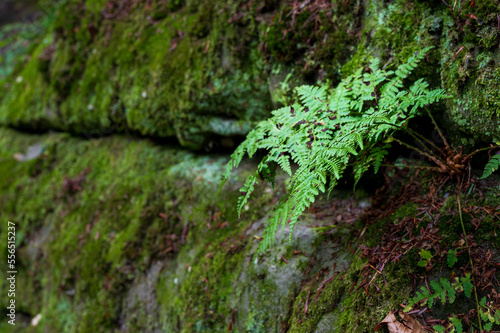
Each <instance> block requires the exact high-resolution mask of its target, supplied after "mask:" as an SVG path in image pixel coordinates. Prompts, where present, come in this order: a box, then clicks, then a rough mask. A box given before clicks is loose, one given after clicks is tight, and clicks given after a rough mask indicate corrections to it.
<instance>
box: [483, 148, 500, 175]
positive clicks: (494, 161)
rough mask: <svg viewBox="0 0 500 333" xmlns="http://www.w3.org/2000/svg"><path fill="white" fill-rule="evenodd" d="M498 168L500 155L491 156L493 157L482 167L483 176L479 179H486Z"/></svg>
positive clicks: (499, 166)
mask: <svg viewBox="0 0 500 333" xmlns="http://www.w3.org/2000/svg"><path fill="white" fill-rule="evenodd" d="M498 168H500V154H497V155H493V157H492V158H491V159H490V160H489V161H488V163H486V166H485V167H484V171H483V175H482V176H481V178H479V179H485V178H488V177H489V176H490V175H491V174H492V173H493V172H495V171H497V170H498Z"/></svg>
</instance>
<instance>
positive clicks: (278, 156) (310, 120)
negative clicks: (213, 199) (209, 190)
mask: <svg viewBox="0 0 500 333" xmlns="http://www.w3.org/2000/svg"><path fill="white" fill-rule="evenodd" d="M429 49H430V48H426V49H423V50H421V51H420V52H418V53H415V54H414V55H413V56H411V57H410V58H409V59H408V60H407V62H406V63H404V64H402V65H401V66H399V67H398V68H397V69H396V71H392V70H388V71H386V70H385V69H383V68H380V66H379V65H380V61H379V59H373V60H372V61H371V63H370V65H369V66H368V68H367V69H366V71H364V69H363V68H361V69H359V70H358V71H357V72H356V73H355V74H354V75H351V76H349V77H347V78H346V79H345V80H343V81H342V82H341V83H340V84H339V85H338V86H337V87H336V88H333V89H329V88H327V87H326V86H321V87H313V86H301V87H299V88H297V89H296V92H297V94H298V96H299V98H300V102H299V103H295V104H293V105H292V106H287V107H284V108H281V109H278V110H276V111H273V112H272V115H273V116H272V117H271V118H270V119H268V120H265V121H261V122H260V123H259V124H258V125H257V127H256V128H255V129H254V130H253V131H251V132H250V133H249V134H248V136H247V138H246V140H245V141H244V142H243V143H242V144H241V145H240V146H239V147H238V148H237V149H236V151H235V152H234V153H233V154H232V156H231V160H230V161H229V163H228V165H227V168H226V173H225V175H224V177H223V182H222V184H221V187H222V186H223V184H224V182H225V180H226V179H227V178H228V176H229V173H230V171H231V169H232V168H235V167H237V166H238V165H239V164H240V162H241V160H242V159H243V156H244V155H245V154H247V155H248V156H249V157H252V156H253V155H254V154H255V153H256V152H257V150H259V149H264V150H267V151H268V154H267V155H266V156H265V157H264V158H263V159H262V160H261V162H260V164H259V165H258V167H257V170H256V172H255V174H253V175H251V176H250V177H248V179H247V180H246V182H245V184H244V186H243V187H242V188H241V190H240V191H241V194H242V195H241V197H240V198H239V200H238V214H240V213H241V210H242V209H243V207H245V205H246V204H247V202H248V200H249V198H250V195H251V194H252V192H253V190H254V189H255V186H256V185H257V184H258V183H259V182H264V181H267V182H269V183H271V184H273V186H274V182H275V176H276V168H277V166H280V168H281V169H283V170H284V171H285V172H286V173H288V174H289V175H290V177H291V181H290V183H289V186H288V194H287V195H286V196H285V197H284V198H282V199H281V200H280V201H279V203H278V205H277V207H276V209H275V210H274V212H273V213H272V214H271V216H270V218H269V219H268V220H267V226H266V229H265V231H264V235H263V241H262V242H261V243H260V245H259V249H258V252H263V251H265V250H266V249H267V248H268V247H269V246H271V245H272V244H273V243H274V238H275V235H276V232H277V230H278V228H279V227H280V226H281V230H282V232H283V229H284V227H285V225H287V224H288V225H289V227H290V240H291V236H292V232H293V228H294V226H295V224H296V223H297V220H298V218H299V216H300V215H301V214H302V212H303V211H304V210H305V209H306V208H308V207H309V206H310V204H311V203H313V202H314V200H315V198H316V197H317V196H318V194H319V193H320V192H325V190H326V188H327V187H328V188H329V190H332V189H333V188H334V187H335V186H336V184H337V182H338V180H339V179H340V178H341V176H342V174H343V172H344V171H345V169H346V167H347V166H348V165H349V163H350V162H352V161H353V160H354V163H353V166H354V170H355V181H356V182H357V181H359V179H360V178H361V176H362V175H363V173H364V172H366V171H367V170H368V169H369V167H370V166H373V167H374V169H375V171H378V169H379V167H380V165H381V163H382V160H383V158H384V156H385V155H386V154H387V148H388V147H389V143H390V141H392V139H391V137H392V134H393V133H394V132H395V131H397V130H400V129H405V128H407V125H408V121H409V120H410V119H411V118H413V117H414V116H416V115H417V114H418V112H419V110H420V108H421V107H422V106H425V105H428V104H431V103H434V102H436V101H439V100H440V99H443V98H447V97H449V96H447V95H446V93H445V91H444V90H442V89H436V90H429V89H428V84H427V83H426V82H425V81H424V80H423V79H420V80H417V81H416V82H414V83H413V84H412V85H411V86H410V87H409V88H408V89H406V88H405V86H404V84H403V82H404V80H405V78H406V77H407V76H408V75H409V74H410V73H411V72H412V71H413V70H414V69H415V68H416V67H417V65H418V63H419V62H420V61H421V60H422V59H423V58H424V57H425V53H426V52H427V51H428V50H429ZM381 142H382V145H380V143H381ZM384 142H385V143H384ZM356 156H358V159H355V157H356ZM292 162H293V163H295V164H296V165H297V166H298V168H297V170H296V171H295V172H294V171H293V170H292V167H291V163H292Z"/></svg>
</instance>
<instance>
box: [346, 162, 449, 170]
mask: <svg viewBox="0 0 500 333" xmlns="http://www.w3.org/2000/svg"><path fill="white" fill-rule="evenodd" d="M350 165H354V163H351V164H350ZM380 166H383V167H386V168H401V167H404V168H410V169H433V170H440V169H439V168H438V167H434V166H425V165H422V166H414V165H393V164H380Z"/></svg>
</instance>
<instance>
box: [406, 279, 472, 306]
mask: <svg viewBox="0 0 500 333" xmlns="http://www.w3.org/2000/svg"><path fill="white" fill-rule="evenodd" d="M430 284H431V287H432V289H433V290H432V291H431V290H428V289H427V288H425V287H422V288H421V291H420V292H419V291H417V294H416V296H415V297H413V298H412V299H411V300H410V301H409V302H408V305H407V306H406V307H405V309H404V312H408V311H410V310H411V309H412V306H414V305H415V304H425V305H427V307H429V308H432V306H433V305H434V302H435V301H436V300H438V299H439V300H440V301H441V303H442V304H443V305H444V304H446V303H453V302H454V301H455V298H456V294H457V291H463V292H464V293H465V296H467V297H469V298H470V297H471V295H472V290H473V288H474V286H473V285H472V283H471V277H470V273H467V274H466V275H465V277H462V278H460V279H459V278H458V277H456V278H454V279H453V280H452V281H451V282H450V281H449V280H448V279H445V278H441V279H439V281H437V280H433V281H431V282H430Z"/></svg>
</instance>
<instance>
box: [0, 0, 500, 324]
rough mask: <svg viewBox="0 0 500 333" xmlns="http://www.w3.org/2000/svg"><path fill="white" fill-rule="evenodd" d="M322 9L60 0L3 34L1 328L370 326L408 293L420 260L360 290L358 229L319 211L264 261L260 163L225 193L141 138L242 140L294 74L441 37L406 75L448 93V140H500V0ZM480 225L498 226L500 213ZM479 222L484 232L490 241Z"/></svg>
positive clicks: (194, 144)
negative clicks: (5, 266) (9, 302)
mask: <svg viewBox="0 0 500 333" xmlns="http://www.w3.org/2000/svg"><path fill="white" fill-rule="evenodd" d="M325 4H326V5H322V6H319V7H317V8H316V7H311V6H307V5H304V6H303V7H301V8H299V9H297V7H294V6H292V4H291V3H290V2H287V1H271V0H269V1H267V0H266V1H263V0H262V1H255V2H245V1H237V0H233V1H219V0H217V1H210V2H208V1H196V0H192V1H175V0H172V1H167V0H157V1H155V0H148V1H132V0H127V1H104V0H85V1H84V0H67V1H62V2H60V6H59V7H58V9H57V13H56V14H55V16H53V17H51V18H50V19H49V20H47V21H46V23H44V24H43V25H40V26H38V29H36V30H35V31H34V32H33V34H32V35H23V36H24V38H25V39H23V42H20V41H21V39H16V38H13V37H12V36H16V34H18V33H19V31H20V30H19V26H16V25H10V26H5V27H2V28H1V29H2V30H1V32H0V39H1V40H2V42H1V43H2V44H0V54H1V55H2V58H1V59H0V123H1V124H2V125H3V126H4V128H1V129H0V205H1V207H2V209H1V211H0V219H1V220H2V221H7V220H10V221H14V222H15V223H16V228H17V242H18V244H17V245H18V259H19V261H18V263H17V265H18V266H17V268H18V271H19V274H18V294H17V296H16V300H17V301H18V303H17V304H18V308H17V309H18V315H19V317H18V320H19V325H18V326H16V327H14V328H13V327H11V326H8V325H6V324H5V325H4V323H3V322H2V325H4V326H0V328H1V330H2V331H6V332H7V331H8V330H12V331H16V332H17V331H19V332H21V331H23V332H24V331H28V332H29V331H32V332H110V331H128V332H135V331H144V332H158V331H164V332H219V331H228V330H231V331H233V332H275V331H281V330H285V331H290V332H344V331H347V332H351V331H352V332H364V331H371V330H372V329H373V327H374V326H375V325H376V324H377V323H378V322H379V321H380V320H381V319H383V318H384V317H385V315H386V314H387V313H388V312H389V311H390V310H391V309H392V308H393V307H394V306H397V305H398V304H400V303H404V302H405V301H406V300H408V299H409V297H410V294H411V293H412V289H411V288H410V284H411V282H410V280H409V278H408V276H411V275H412V274H415V273H421V272H420V271H416V270H418V269H419V268H417V266H416V265H415V262H416V260H418V253H411V254H410V255H408V258H407V259H405V261H403V262H401V263H394V264H393V265H391V266H390V267H389V266H388V268H387V269H386V271H385V274H386V275H385V277H386V279H387V281H388V282H387V283H388V285H387V286H385V288H384V289H383V291H382V292H381V293H376V292H373V293H372V292H366V291H365V290H363V289H356V288H354V286H356V285H357V284H358V283H360V282H361V281H362V280H363V279H364V278H365V277H366V274H365V273H366V271H363V267H365V265H366V260H367V258H362V257H361V256H360V253H359V252H355V251H354V250H352V249H354V248H355V245H358V244H357V242H361V241H360V239H359V238H357V235H358V234H359V231H360V230H363V228H364V225H361V222H360V221H359V220H358V221H357V222H356V223H354V226H353V225H349V224H345V223H344V224H343V223H337V225H336V226H335V227H331V224H332V223H333V222H332V220H331V218H328V217H327V218H325V217H323V218H320V217H318V216H317V215H316V214H314V213H312V212H310V213H308V214H306V215H305V216H304V218H303V221H301V223H299V225H298V226H297V228H296V229H295V237H294V238H293V242H292V244H291V245H290V246H289V245H287V243H286V242H283V241H279V242H278V245H277V246H276V247H274V248H272V249H271V250H270V251H269V252H268V253H266V254H265V255H263V256H260V257H258V258H257V261H256V262H255V261H254V259H255V258H254V257H253V254H254V251H255V249H256V247H257V244H258V241H259V238H258V237H255V236H259V235H260V234H261V232H262V229H263V224H264V223H265V217H266V214H267V213H268V210H269V209H271V206H270V205H269V203H270V202H273V200H275V199H276V198H277V197H279V196H280V195H282V194H281V193H282V191H281V188H279V186H278V189H277V190H275V191H273V190H271V189H269V188H261V189H259V193H258V194H257V195H256V198H257V199H256V200H254V201H253V202H251V206H250V208H249V210H248V211H246V212H245V214H244V216H243V218H242V219H241V220H238V219H237V218H236V215H235V208H234V207H235V206H236V194H235V193H236V189H237V188H239V186H240V185H241V180H243V179H244V176H245V175H246V174H247V173H248V172H249V171H248V170H250V169H252V168H253V167H254V166H253V165H251V164H249V165H247V166H245V167H243V169H242V170H240V171H239V173H238V175H237V176H235V180H234V181H233V183H231V184H229V186H228V187H226V188H225V189H224V191H223V192H222V193H221V196H220V197H216V190H217V187H218V185H219V184H218V181H219V176H220V175H221V174H222V172H223V171H222V170H223V167H224V163H225V161H226V160H227V158H226V157H225V156H216V155H201V154H195V153H190V152H187V151H185V150H183V149H181V148H179V147H178V145H177V143H176V142H172V143H171V145H170V146H168V145H160V144H158V143H157V142H155V141H152V140H151V139H148V138H147V137H151V138H154V139H156V138H168V137H175V138H177V140H178V143H180V145H181V146H182V147H187V148H194V149H200V148H203V147H210V146H211V145H214V144H215V145H218V144H220V145H226V146H232V145H233V144H234V142H233V141H232V140H231V139H232V137H233V136H242V135H244V134H246V133H247V132H248V131H249V130H250V129H251V128H252V125H253V123H254V121H256V120H259V119H263V118H265V117H266V116H267V115H268V114H269V112H270V110H272V109H273V108H274V107H277V106H279V105H280V104H283V103H287V102H289V101H290V100H291V94H290V91H291V88H293V87H294V86H296V85H299V84H302V83H316V82H330V83H331V84H336V83H337V82H339V80H340V79H341V78H342V77H345V76H347V75H349V74H351V73H352V72H353V71H355V70H356V69H358V68H359V67H361V66H363V65H364V64H366V63H367V61H368V59H369V57H370V56H377V57H381V58H382V59H383V62H384V63H386V64H387V65H388V66H397V65H399V64H400V63H402V62H403V61H404V60H405V59H406V58H407V57H408V56H409V55H411V54H412V53H414V52H416V51H418V50H420V49H422V48H424V47H427V46H434V49H433V50H432V51H430V52H429V53H428V54H427V59H426V62H425V63H423V64H422V66H420V67H419V69H418V71H416V72H415V73H414V74H413V75H415V78H417V77H425V78H426V79H427V81H428V82H430V83H431V84H432V85H433V86H434V87H438V86H443V87H444V88H446V89H447V90H448V91H449V92H450V93H451V94H452V95H454V98H453V99H449V100H447V104H446V105H444V104H443V105H440V106H439V107H438V108H436V109H433V111H434V112H435V113H436V114H438V115H439V117H438V118H439V119H440V121H441V123H442V124H443V128H444V130H445V132H446V133H447V135H448V136H449V137H450V139H452V140H453V142H454V143H455V144H463V145H468V146H474V145H480V144H485V143H491V142H492V141H493V142H494V141H498V140H500V132H499V130H498V128H499V126H498V125H499V122H498V117H499V115H500V114H499V111H498V98H499V96H498V95H499V89H500V88H499V85H498V84H496V80H498V75H499V74H500V73H497V72H498V45H499V44H498V33H499V32H498V30H499V29H498V27H497V19H498V18H497V16H495V15H496V14H495V13H498V12H499V11H500V8H499V5H498V3H496V2H493V1H491V2H481V3H480V2H474V4H473V2H471V1H464V2H463V3H458V2H457V5H456V6H454V5H453V4H450V6H446V5H444V4H443V3H442V2H433V3H430V2H427V1H408V0H396V1H391V2H372V1H347V2H346V1H334V2H332V4H331V5H330V4H329V3H327V2H325ZM318 8H319V9H318ZM24 41H25V42H24ZM462 46H463V48H462ZM6 127H14V128H17V129H22V130H28V131H48V130H59V131H61V132H59V133H52V134H38V135H35V134H26V133H21V132H16V131H14V130H12V129H7V128H6ZM74 134H77V135H79V136H76V137H75V136H72V135H74ZM82 135H83V137H82ZM92 138H97V139H92ZM88 139H90V140H88ZM496 186H497V187H496V189H493V190H492V191H491V192H488V193H486V197H487V198H486V199H487V200H489V201H491V203H488V204H489V205H490V206H498V205H499V203H498V195H497V192H498V185H496ZM450 200H451V199H450ZM324 202H327V203H328V202H330V201H324ZM332 214H333V213H332ZM414 214H415V207H414V205H413V204H408V205H406V206H403V207H402V208H401V210H400V211H398V212H397V213H395V215H394V216H391V217H389V218H387V219H385V220H383V221H371V223H373V224H370V226H369V227H368V229H367V231H366V232H365V233H364V235H365V239H369V240H371V241H372V242H373V244H376V241H377V240H378V238H377V237H379V235H380V233H381V232H382V229H383V228H384V226H385V225H387V224H390V223H397V220H398V219H400V218H401V217H402V216H403V217H404V216H409V215H414ZM326 216H329V215H326ZM455 222H456V221H455ZM2 223H4V222H2ZM323 224H325V225H328V226H330V227H329V228H326V229H327V230H324V229H319V231H318V230H317V229H316V231H315V229H313V228H311V226H314V227H318V226H322V225H323ZM351 224H352V223H351ZM457 225H458V224H456V223H455V224H453V223H451V224H450V223H448V222H447V223H441V224H440V228H441V229H442V232H443V237H448V238H450V241H451V242H453V239H452V238H453V237H456V235H457V234H458V233H459V232H460V230H458V229H457ZM482 227H484V230H486V231H488V232H489V231H491V230H493V232H495V230H496V229H495V228H496V227H495V224H494V221H493V219H490V220H488V219H485V223H484V224H483V226H482ZM332 228H333V229H334V230H333V231H332ZM353 228H354V229H353ZM0 230H1V233H2V234H1V236H2V241H1V242H0V243H1V244H2V247H1V248H2V249H5V248H6V247H5V246H4V245H3V242H4V239H6V236H5V233H6V230H5V228H4V224H2V225H1V226H0ZM353 230H357V232H358V233H355V232H353ZM468 231H469V230H468ZM488 232H485V233H484V234H482V235H481V236H480V237H479V239H480V241H481V242H484V243H488V244H494V246H493V247H497V244H496V240H495V239H494V237H492V236H491V234H489V233H488ZM285 233H286V232H285ZM285 236H286V235H285ZM481 237H482V238H481ZM284 238H286V237H284ZM363 241H364V240H363ZM373 244H371V245H373ZM351 250H352V251H351ZM2 251H3V252H4V251H5V250H2ZM4 254H5V253H4ZM282 256H283V257H282ZM313 256H314V259H313V258H312V257H313ZM252 263H253V264H254V265H253V269H252V270H250V267H251V265H252ZM327 268H328V270H327ZM334 272H335V274H338V275H336V276H337V277H336V278H335V279H332V280H331V281H330V282H328V283H327V284H325V285H324V287H323V289H321V292H318V288H319V287H320V286H321V283H322V281H324V280H325V279H327V278H328V277H330V276H332V274H334ZM5 283H6V282H5V281H2V283H1V284H2V288H3V287H4V284H5ZM375 283H379V284H381V283H382V282H381V280H380V277H378V279H377V280H375ZM306 304H307V305H306ZM37 314H41V315H42V319H41V321H40V323H39V325H38V326H36V327H29V321H30V320H31V318H33V317H35V316H36V315H37Z"/></svg>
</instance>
